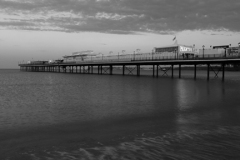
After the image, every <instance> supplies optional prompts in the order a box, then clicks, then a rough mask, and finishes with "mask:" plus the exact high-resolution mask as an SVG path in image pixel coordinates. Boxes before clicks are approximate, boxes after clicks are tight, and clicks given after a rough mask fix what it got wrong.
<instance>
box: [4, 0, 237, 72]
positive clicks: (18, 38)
mask: <svg viewBox="0 0 240 160" xmlns="http://www.w3.org/2000/svg"><path fill="white" fill-rule="evenodd" d="M239 8H240V1H239V0H228V1H226V0H0V68H17V63H18V62H19V61H23V60H25V61H27V60H48V59H58V58H62V56H63V55H69V54H71V53H72V52H76V51H83V50H93V51H94V52H96V53H100V52H101V53H104V54H108V53H109V52H110V51H112V52H113V54H117V53H118V52H121V51H122V50H126V52H127V53H132V52H133V51H135V50H136V49H141V52H151V50H152V49H153V48H154V47H160V46H164V45H170V44H172V43H173V41H172V39H173V38H174V36H176V37H177V40H178V42H179V43H181V44H185V45H193V44H195V45H196V46H197V48H201V46H202V45H205V46H210V45H225V44H232V46H237V44H238V43H239V42H240V18H239V17H240V9H239Z"/></svg>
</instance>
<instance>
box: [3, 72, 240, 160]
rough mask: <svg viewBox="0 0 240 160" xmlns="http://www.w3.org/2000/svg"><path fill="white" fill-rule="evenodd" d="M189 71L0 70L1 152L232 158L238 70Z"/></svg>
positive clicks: (20, 158)
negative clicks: (222, 74)
mask: <svg viewBox="0 0 240 160" xmlns="http://www.w3.org/2000/svg"><path fill="white" fill-rule="evenodd" d="M183 72H184V71H183ZM190 73H191V72H185V75H186V78H184V76H183V78H182V79H178V78H174V79H171V78H170V77H166V76H165V77H159V78H153V77H151V76H140V77H137V76H121V75H112V76H111V75H96V74H93V75H88V74H70V73H67V74H66V73H43V72H38V73H37V72H21V71H19V70H0V159H3V160H4V159H6V160H8V159H9V160H31V159H32V160H55V159H56V160H61V159H62V160H79V159H83V160H84V159H86V160H95V159H96V160H98V159H103V160H104V159H106V160H112V159H116V160H119V159H122V160H127V159H129V160H141V159H142V160H145V159H152V160H156V159H183V160H186V159H189V160H190V159H206V160H209V159H211V160H215V159H216V160H219V159H227V160H228V159H239V158H240V152H239V151H240V73H239V72H227V73H226V80H225V82H224V83H223V82H222V81H221V78H219V79H211V80H210V81H207V80H206V79H205V77H203V78H201V77H198V79H197V80H193V78H189V77H193V75H192V74H190ZM187 74H189V76H187ZM202 75H204V74H202Z"/></svg>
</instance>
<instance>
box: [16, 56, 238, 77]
mask: <svg viewBox="0 0 240 160" xmlns="http://www.w3.org/2000/svg"><path fill="white" fill-rule="evenodd" d="M239 64H240V58H232V59H226V58H223V59H184V60H183V59H182V60H147V61H134V60H132V61H99V62H81V63H73V62H71V63H66V62H65V63H46V64H19V66H20V70H21V71H35V72H63V73H66V72H69V73H73V72H74V71H75V73H89V74H93V73H94V72H93V68H97V74H103V73H108V74H110V75H112V74H113V67H120V68H122V74H123V75H125V74H126V72H130V73H131V72H132V71H133V70H135V69H136V70H137V72H136V75H137V76H140V71H141V66H150V68H152V76H153V77H155V76H156V77H158V75H159V73H158V72H159V70H161V71H163V72H164V74H166V73H167V71H168V70H171V77H172V78H173V77H174V68H178V72H179V73H178V77H179V78H181V69H182V67H183V66H186V65H187V66H191V67H193V69H194V73H193V74H194V76H193V77H194V79H196V75H197V67H198V66H200V65H201V67H202V66H205V68H206V69H207V80H209V77H210V71H213V72H214V73H215V77H218V74H219V72H220V71H221V72H222V76H221V77H222V81H224V79H225V66H226V65H229V66H238V65H239ZM166 65H168V66H170V68H168V69H165V68H164V67H162V66H166ZM213 65H214V66H216V65H217V66H218V68H217V70H214V69H213V67H212V66H213ZM129 67H131V68H129Z"/></svg>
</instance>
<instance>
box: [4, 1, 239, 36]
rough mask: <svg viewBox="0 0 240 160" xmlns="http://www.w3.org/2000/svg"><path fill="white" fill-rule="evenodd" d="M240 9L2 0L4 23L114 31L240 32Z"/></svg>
mask: <svg viewBox="0 0 240 160" xmlns="http://www.w3.org/2000/svg"><path fill="white" fill-rule="evenodd" d="M239 8H240V2H239V0H231V1H229V2H228V1H225V0H203V1H199V0H172V1H167V0H147V1H146V0H0V14H1V15H3V16H2V18H0V27H1V28H11V29H26V30H56V31H63V32H103V33H114V34H137V33H139V32H152V33H158V34H169V33H172V32H178V31H183V30H214V31H217V30H228V31H233V32H239V31H240V21H239V17H240V10H239Z"/></svg>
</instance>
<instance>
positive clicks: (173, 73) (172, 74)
mask: <svg viewBox="0 0 240 160" xmlns="http://www.w3.org/2000/svg"><path fill="white" fill-rule="evenodd" d="M173 67H174V65H173V64H172V78H173V77H174V73H173Z"/></svg>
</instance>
